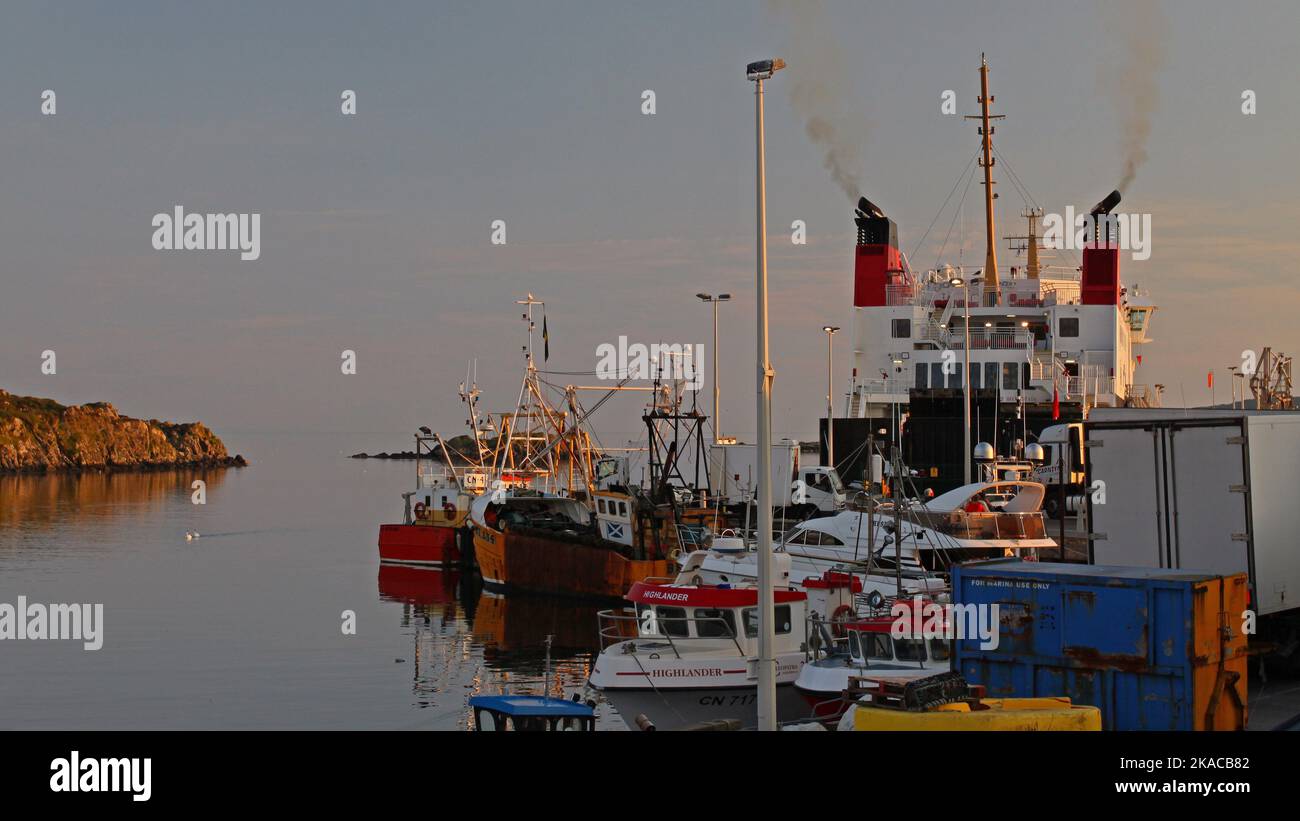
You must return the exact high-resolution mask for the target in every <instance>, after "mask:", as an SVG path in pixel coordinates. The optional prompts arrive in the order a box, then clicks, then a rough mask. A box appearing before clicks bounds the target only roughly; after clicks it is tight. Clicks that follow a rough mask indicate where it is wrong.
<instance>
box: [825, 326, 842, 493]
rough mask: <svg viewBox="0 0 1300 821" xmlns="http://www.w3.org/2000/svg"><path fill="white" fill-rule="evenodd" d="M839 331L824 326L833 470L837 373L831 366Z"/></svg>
mask: <svg viewBox="0 0 1300 821" xmlns="http://www.w3.org/2000/svg"><path fill="white" fill-rule="evenodd" d="M839 329H840V327H839V326H838V325H823V326H822V330H823V331H824V332H825V333H826V466H827V467H831V468H833V467H835V405H834V403H833V396H834V394H835V371H834V368H833V367H832V365H831V358H832V356H833V353H832V351H833V348H834V346H833V345H832V343H831V339H832V338H833V337H834V336H835V332H836V331H838V330H839Z"/></svg>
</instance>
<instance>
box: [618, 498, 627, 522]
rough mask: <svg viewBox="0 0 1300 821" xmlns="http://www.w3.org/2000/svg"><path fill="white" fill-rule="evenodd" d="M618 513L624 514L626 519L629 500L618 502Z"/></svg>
mask: <svg viewBox="0 0 1300 821" xmlns="http://www.w3.org/2000/svg"><path fill="white" fill-rule="evenodd" d="M618 515H620V516H622V517H623V518H624V519H626V518H627V502H619V503H618Z"/></svg>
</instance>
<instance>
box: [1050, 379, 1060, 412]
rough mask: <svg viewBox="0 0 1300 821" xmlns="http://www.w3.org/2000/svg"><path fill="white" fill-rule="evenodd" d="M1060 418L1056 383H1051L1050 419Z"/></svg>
mask: <svg viewBox="0 0 1300 821" xmlns="http://www.w3.org/2000/svg"><path fill="white" fill-rule="evenodd" d="M1060 418H1061V397H1060V396H1058V395H1057V393H1056V383H1055V382H1053V383H1052V421H1053V422H1055V421H1056V420H1057V419H1060Z"/></svg>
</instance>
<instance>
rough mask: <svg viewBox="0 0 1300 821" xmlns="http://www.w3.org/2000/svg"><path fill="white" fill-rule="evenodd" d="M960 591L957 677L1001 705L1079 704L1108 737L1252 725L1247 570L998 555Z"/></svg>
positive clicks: (972, 565) (965, 568) (956, 570)
mask: <svg viewBox="0 0 1300 821" xmlns="http://www.w3.org/2000/svg"><path fill="white" fill-rule="evenodd" d="M952 585H953V600H954V604H956V605H961V607H960V608H958V609H955V610H954V622H956V621H958V620H961V621H962V622H963V624H961V625H958V624H954V629H961V628H963V627H965V628H967V629H965V630H964V631H963V632H960V633H959V634H958V638H957V639H956V640H955V641H954V643H953V647H954V663H955V669H956V670H957V671H959V672H960V673H962V675H964V676H965V677H966V680H967V681H969V682H970V683H971V684H982V685H984V687H985V688H986V690H987V693H988V696H989V697H990V698H1007V697H1012V698H1032V697H1044V696H1068V697H1069V698H1070V699H1071V700H1072V702H1073V703H1074V704H1091V705H1094V706H1096V707H1098V708H1100V710H1101V714H1102V725H1103V727H1104V728H1105V729H1107V730H1243V729H1245V727H1246V635H1245V633H1244V632H1243V629H1244V627H1245V611H1246V610H1247V608H1248V607H1249V597H1248V595H1249V594H1248V585H1247V581H1246V575H1245V574H1244V573H1238V574H1234V575H1218V574H1214V573H1208V572H1197V571H1194V570H1186V569H1160V568H1144V567H1119V566H1096V565H1077V564H1055V563H1048V562H1025V561H1020V560H1018V559H993V560H989V561H976V562H967V563H964V564H960V565H955V566H954V567H953V572H952ZM995 604H996V605H997V611H996V619H995V620H994V619H993V618H992V612H993V611H992V608H991V607H990V605H995ZM968 605H976V606H977V607H975V608H970V607H968ZM981 611H982V612H983V613H984V614H985V615H984V616H983V618H985V620H986V621H985V624H986V626H991V627H994V632H995V634H996V642H994V641H993V640H992V638H993V636H992V635H991V634H990V632H989V631H988V630H986V631H985V637H981V635H980V634H979V631H978V630H977V629H976V628H977V627H978V624H979V623H978V621H977V619H978V618H980V613H981ZM993 645H996V646H993Z"/></svg>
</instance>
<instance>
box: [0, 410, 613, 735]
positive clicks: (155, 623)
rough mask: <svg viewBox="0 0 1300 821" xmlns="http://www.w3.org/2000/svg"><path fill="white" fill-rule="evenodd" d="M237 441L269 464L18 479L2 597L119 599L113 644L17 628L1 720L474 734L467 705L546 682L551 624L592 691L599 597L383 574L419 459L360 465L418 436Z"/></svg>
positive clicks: (401, 572)
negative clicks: (346, 627) (524, 592)
mask: <svg viewBox="0 0 1300 821" xmlns="http://www.w3.org/2000/svg"><path fill="white" fill-rule="evenodd" d="M224 438H225V439H226V443H227V446H228V447H229V448H230V450H231V452H232V453H235V452H238V453H242V454H244V455H245V456H246V457H248V459H249V460H250V462H251V465H250V466H249V467H247V468H244V469H229V470H224V471H223V470H216V471H169V472H162V473H139V474H130V473H119V474H88V475H83V476H79V477H74V476H42V477H0V603H4V602H8V603H10V604H16V603H17V597H18V596H20V595H22V596H26V597H27V601H28V602H29V603H30V602H40V603H73V602H84V603H100V604H103V607H104V627H103V633H104V644H103V648H102V649H100V650H98V651H87V650H85V649H83V647H82V644H81V643H80V642H72V641H32V640H27V641H17V640H15V641H0V671H2V674H0V729H15V728H22V729H216V728H240V729H242V728H302V729H410V730H431V729H441V730H456V729H466V728H467V726H468V723H469V720H470V716H469V710H468V708H467V706H466V700H467V699H468V698H469V696H471V695H473V694H476V693H504V692H510V693H539V692H541V691H542V688H543V680H544V675H543V670H544V668H545V650H544V642H545V638H546V636H547V635H552V636H554V640H553V649H552V652H551V676H550V679H549V683H550V691H551V693H552V694H555V695H562V696H568V695H571V694H572V693H574V692H575V691H577V690H579V689H581V687H582V684H583V682H584V681H585V680H586V676H587V673H588V670H589V668H590V664H591V661H592V658H593V654H594V653H595V652H596V651H597V650H598V649H599V644H598V641H597V638H596V615H595V611H596V608H594V607H589V606H583V605H576V604H574V603H572V602H569V601H564V600H553V599H546V598H536V597H508V598H501V597H496V596H491V595H485V594H483V593H482V591H481V590H480V587H479V585H478V583H477V581H476V580H475V579H474V578H472V577H469V576H464V575H461V574H458V573H454V572H442V571H430V570H412V569H404V568H390V567H387V566H385V567H383V568H381V567H380V564H379V559H378V553H377V549H376V539H377V536H378V528H379V525H380V524H381V523H383V522H400V521H401V517H402V499H401V493H402V491H404V490H409V489H412V488H413V487H414V477H415V466H414V463H413V462H399V461H376V460H354V459H349V458H347V456H348V454H350V453H355V452H357V451H363V450H368V451H370V452H379V451H385V450H387V451H392V450H402V449H406V448H407V447H408V446H407V444H406V443H405V437H401V436H394V435H376V434H358V435H346V434H330V435H324V434H244V435H228V436H226V437H224ZM195 479H202V480H204V481H205V482H206V484H207V488H206V493H207V503H206V504H204V505H196V504H193V503H192V501H191V495H192V493H193V491H192V490H191V483H192V482H193V481H194V480H195ZM187 531H197V532H198V533H199V534H200V535H199V538H197V539H195V540H193V541H186V539H185V534H186V532H187ZM349 610H350V611H353V612H354V613H355V614H356V634H355V635H344V633H343V630H342V625H343V613H344V611H349ZM598 715H599V721H598V727H599V728H600V729H622V728H623V722H622V720H621V719H620V718H618V716H617V715H616V714H614V713H613V711H612V710H611V709H610V708H609V707H607V706H605V705H601V707H600V708H599V709H598Z"/></svg>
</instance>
